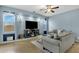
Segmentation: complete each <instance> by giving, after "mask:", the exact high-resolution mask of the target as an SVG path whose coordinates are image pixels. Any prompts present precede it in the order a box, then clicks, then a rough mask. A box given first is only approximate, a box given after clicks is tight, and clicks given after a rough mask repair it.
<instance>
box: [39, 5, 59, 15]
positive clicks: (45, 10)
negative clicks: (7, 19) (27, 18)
mask: <svg viewBox="0 0 79 59" xmlns="http://www.w3.org/2000/svg"><path fill="white" fill-rule="evenodd" d="M58 8H59V6H53V5H46V8H42V9H40V11H44V12H45V13H48V12H52V13H54V12H55V11H54V9H58Z"/></svg>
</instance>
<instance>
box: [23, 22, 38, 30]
mask: <svg viewBox="0 0 79 59" xmlns="http://www.w3.org/2000/svg"><path fill="white" fill-rule="evenodd" d="M25 27H26V29H37V28H38V22H35V21H26V22H25Z"/></svg>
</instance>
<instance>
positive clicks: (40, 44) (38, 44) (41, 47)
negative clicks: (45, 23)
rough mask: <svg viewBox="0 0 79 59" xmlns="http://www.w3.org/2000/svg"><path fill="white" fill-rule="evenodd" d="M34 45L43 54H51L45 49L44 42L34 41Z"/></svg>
mask: <svg viewBox="0 0 79 59" xmlns="http://www.w3.org/2000/svg"><path fill="white" fill-rule="evenodd" d="M32 43H33V44H34V45H35V46H36V47H38V48H39V49H40V50H41V51H42V53H49V51H47V50H44V49H43V43H42V41H40V40H38V41H32Z"/></svg>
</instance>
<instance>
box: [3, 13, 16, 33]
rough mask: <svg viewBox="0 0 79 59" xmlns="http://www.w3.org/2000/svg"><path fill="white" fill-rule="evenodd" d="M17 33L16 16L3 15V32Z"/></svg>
mask: <svg viewBox="0 0 79 59" xmlns="http://www.w3.org/2000/svg"><path fill="white" fill-rule="evenodd" d="M14 31H15V16H14V14H10V13H4V14H3V32H4V33H9V32H14Z"/></svg>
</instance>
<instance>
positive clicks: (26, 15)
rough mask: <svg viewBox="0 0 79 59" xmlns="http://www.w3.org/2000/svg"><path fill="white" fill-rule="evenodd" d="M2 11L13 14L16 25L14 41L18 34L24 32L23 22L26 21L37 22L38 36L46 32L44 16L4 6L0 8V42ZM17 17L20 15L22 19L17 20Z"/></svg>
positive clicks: (0, 38)
mask: <svg viewBox="0 0 79 59" xmlns="http://www.w3.org/2000/svg"><path fill="white" fill-rule="evenodd" d="M3 11H9V12H15V14H14V15H15V18H16V19H15V21H16V22H15V25H16V28H15V30H16V39H17V36H18V35H19V34H20V33H23V32H24V29H25V21H26V20H29V21H38V20H39V19H40V20H39V21H38V29H39V31H40V34H43V31H44V30H47V22H46V21H45V16H42V15H39V14H36V13H32V12H28V11H24V10H19V9H15V8H11V7H6V6H0V15H1V16H0V17H1V18H0V20H1V21H0V28H1V29H0V33H1V34H0V40H1V41H2V40H3V39H2V37H1V36H3V26H2V25H3V24H2V23H3V22H2V21H3V19H2V18H3V16H2V14H4V13H3ZM18 15H21V16H22V19H20V18H18Z"/></svg>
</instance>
